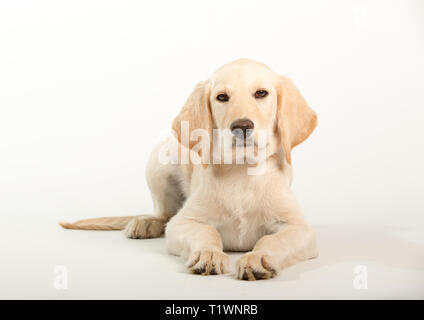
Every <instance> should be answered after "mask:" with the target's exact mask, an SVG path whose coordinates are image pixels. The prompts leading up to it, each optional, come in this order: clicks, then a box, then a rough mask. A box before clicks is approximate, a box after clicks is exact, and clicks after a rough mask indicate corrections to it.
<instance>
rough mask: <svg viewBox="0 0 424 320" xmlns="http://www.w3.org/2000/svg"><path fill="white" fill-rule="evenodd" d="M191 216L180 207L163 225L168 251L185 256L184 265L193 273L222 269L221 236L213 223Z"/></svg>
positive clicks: (224, 260)
mask: <svg viewBox="0 0 424 320" xmlns="http://www.w3.org/2000/svg"><path fill="white" fill-rule="evenodd" d="M193 213H194V212H193ZM193 216H194V214H190V210H188V209H186V208H183V209H182V210H181V211H180V212H179V213H178V214H177V215H176V216H175V217H174V218H172V219H171V220H170V221H169V223H168V225H167V226H166V242H167V249H168V251H169V253H171V254H175V255H180V256H183V257H186V258H188V259H187V263H186V266H187V267H188V269H189V270H190V271H191V272H193V273H196V274H202V275H214V274H222V273H226V272H227V270H228V263H229V259H228V256H227V255H226V254H225V253H224V252H223V250H222V249H223V246H222V240H221V236H220V235H219V233H218V231H217V230H216V229H215V228H214V227H213V226H211V225H208V224H205V223H201V222H199V221H196V219H195V218H193Z"/></svg>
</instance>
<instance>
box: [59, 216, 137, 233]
mask: <svg viewBox="0 0 424 320" xmlns="http://www.w3.org/2000/svg"><path fill="white" fill-rule="evenodd" d="M134 217H135V216H126V217H102V218H93V219H85V220H79V221H77V222H74V223H68V222H59V224H60V225H61V226H62V227H63V228H65V229H78V230H123V229H124V228H125V226H126V225H127V224H128V222H130V221H131V219H133V218H134Z"/></svg>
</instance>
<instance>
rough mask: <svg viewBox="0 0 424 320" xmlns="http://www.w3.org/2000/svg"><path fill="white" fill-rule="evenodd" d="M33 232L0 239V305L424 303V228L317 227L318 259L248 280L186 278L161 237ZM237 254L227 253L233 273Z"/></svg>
mask: <svg viewBox="0 0 424 320" xmlns="http://www.w3.org/2000/svg"><path fill="white" fill-rule="evenodd" d="M33 226H34V224H33V223H31V222H27V223H25V222H23V223H22V225H19V226H15V227H12V229H8V230H7V231H5V232H3V233H2V235H1V237H2V238H3V239H1V240H2V245H1V247H0V254H1V264H0V268H1V272H0V284H1V285H0V298H2V299H13V298H21V299H33V298H36V299H376V298H378V299H380V298H382V299H394V298H400V299H406V298H411V299H418V298H421V299H423V298H424V232H423V231H424V229H423V228H395V227H382V226H359V225H318V226H315V228H316V230H317V233H318V240H319V248H320V257H319V258H318V259H315V260H311V261H307V262H304V263H300V264H297V265H295V266H293V267H290V268H288V269H286V270H284V271H282V272H281V274H280V276H278V277H277V278H275V279H272V280H265V281H256V282H249V281H239V280H236V279H235V278H234V276H233V275H230V274H229V275H223V276H206V277H205V276H199V275H192V274H189V273H187V272H186V270H185V268H184V266H183V261H182V260H181V259H180V258H178V257H175V256H170V255H168V254H167V253H166V252H165V241H164V239H163V238H161V239H151V240H130V239H127V238H125V236H124V235H123V234H122V233H121V232H119V231H74V230H63V229H61V228H60V227H59V226H57V227H56V226H55V223H54V222H53V221H51V223H50V222H49V223H48V224H45V225H44V226H40V227H39V228H36V229H34V228H33ZM18 229H19V230H18ZM28 230H33V231H31V232H29V231H28ZM240 255H241V254H240V253H232V254H230V258H231V263H232V267H234V263H235V261H236V259H237V258H238V257H239V256H240ZM58 265H62V266H65V267H66V270H67V289H65V290H58V289H56V288H55V283H56V287H57V277H58V274H55V273H54V269H55V267H56V266H58ZM358 265H363V266H365V267H366V269H367V285H368V289H361V290H358V289H355V287H354V284H353V283H354V279H355V277H356V276H357V275H355V274H354V269H355V267H356V266H358ZM59 272H61V271H59ZM363 275H364V274H362V276H363ZM55 277H56V278H55ZM55 281H56V282H55ZM60 283H61V284H62V285H63V282H60Z"/></svg>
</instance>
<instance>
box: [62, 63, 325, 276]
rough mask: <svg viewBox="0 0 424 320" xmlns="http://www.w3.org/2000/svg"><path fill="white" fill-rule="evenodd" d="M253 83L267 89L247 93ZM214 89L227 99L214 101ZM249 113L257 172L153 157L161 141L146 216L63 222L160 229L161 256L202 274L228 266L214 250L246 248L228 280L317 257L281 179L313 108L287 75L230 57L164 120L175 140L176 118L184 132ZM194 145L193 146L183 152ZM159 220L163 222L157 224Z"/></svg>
mask: <svg viewBox="0 0 424 320" xmlns="http://www.w3.org/2000/svg"><path fill="white" fill-rule="evenodd" d="M258 89H264V90H266V91H267V92H268V93H269V95H268V96H267V97H266V98H263V99H256V98H255V97H254V93H255V91H256V90H258ZM222 92H225V93H227V94H228V95H229V96H230V100H229V101H228V102H226V103H222V102H220V101H218V100H217V99H216V96H217V95H218V94H220V93H222ZM240 118H249V119H250V120H252V121H253V122H254V123H255V131H254V138H255V139H256V138H257V136H256V129H263V130H265V131H266V132H267V133H268V135H269V137H270V142H269V143H268V144H267V145H266V155H267V156H266V158H265V159H264V160H263V162H264V164H266V166H265V168H266V170H265V172H264V173H263V174H261V175H249V174H247V169H248V165H236V164H229V165H219V164H218V165H215V164H210V165H194V164H186V165H182V164H166V165H164V164H161V163H160V162H159V161H158V153H159V152H160V148H161V147H162V146H163V145H164V144H165V143H168V142H169V141H166V142H163V143H162V144H160V145H159V146H158V147H157V148H156V149H155V150H153V152H152V155H151V157H150V160H149V162H148V165H147V171H146V172H147V183H148V185H149V188H150V190H151V195H152V199H153V204H154V214H153V215H152V216H149V215H143V216H138V217H123V218H99V219H89V220H83V221H79V222H76V223H75V224H65V223H63V224H62V226H63V227H65V228H75V229H97V230H99V229H101V230H114V229H124V227H125V234H126V235H127V236H128V237H130V238H151V237H159V236H161V235H162V234H163V233H164V232H165V235H166V245H167V249H168V251H169V252H170V253H171V254H174V255H179V256H183V257H184V258H185V259H186V261H187V263H186V265H187V267H188V268H189V269H190V270H191V271H192V272H194V273H199V274H203V275H208V274H220V273H225V272H227V271H228V261H229V260H228V256H227V255H226V254H225V252H224V251H247V253H246V254H244V255H243V256H242V257H241V258H240V259H239V260H238V262H237V266H236V267H237V269H236V270H237V272H236V277H237V278H239V279H244V280H256V279H268V278H271V277H273V276H275V275H276V274H277V273H278V271H279V270H281V269H282V268H284V267H286V266H288V265H292V264H294V263H296V262H299V261H302V260H306V259H310V258H314V257H316V256H317V255H318V251H317V247H316V243H315V233H314V230H313V229H312V227H311V226H310V225H309V224H308V222H307V221H306V220H305V219H304V217H303V214H302V211H301V209H300V207H299V204H298V202H297V200H296V199H295V197H294V195H293V193H292V191H291V190H290V184H291V180H292V170H291V149H292V148H293V147H294V146H296V145H297V144H299V143H301V142H302V141H304V140H305V139H306V138H307V137H308V136H309V135H310V133H311V132H312V131H313V130H314V128H315V126H316V122H317V118H316V114H315V112H314V111H313V110H312V109H310V108H309V106H308V105H307V103H306V101H305V100H304V98H303V97H302V95H301V94H300V92H299V91H298V90H297V88H296V87H295V86H294V85H293V83H292V82H291V80H289V79H288V78H286V77H282V76H280V75H278V74H276V73H274V72H273V71H271V70H270V69H269V68H268V67H266V66H265V65H263V64H261V63H259V62H255V61H251V60H247V59H240V60H237V61H234V62H232V63H229V64H227V65H224V66H223V67H221V68H220V69H218V70H217V71H216V72H215V73H214V74H213V75H212V77H211V78H210V79H209V80H206V81H203V82H200V83H199V84H198V85H197V86H196V88H195V89H194V91H193V93H192V94H191V95H190V97H189V98H188V100H187V102H186V104H185V106H184V107H183V108H182V110H181V112H180V114H179V115H178V116H177V117H176V119H175V121H174V123H173V129H174V131H175V133H176V138H177V139H172V138H170V139H171V140H170V141H171V143H175V144H178V147H179V148H192V147H193V145H192V144H191V143H189V144H188V145H181V144H180V143H181V142H182V141H181V136H180V135H181V129H180V123H181V121H182V120H186V121H189V123H190V129H191V130H194V129H196V128H202V129H205V130H208V131H211V130H212V129H213V128H218V129H225V128H229V127H230V124H231V123H232V122H233V121H234V120H237V119H240ZM189 152H194V151H189ZM165 226H166V228H165Z"/></svg>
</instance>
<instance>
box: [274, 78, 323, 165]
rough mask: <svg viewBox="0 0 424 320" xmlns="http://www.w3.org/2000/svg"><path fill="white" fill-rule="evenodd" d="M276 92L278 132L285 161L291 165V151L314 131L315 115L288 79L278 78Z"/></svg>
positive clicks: (315, 124)
mask: <svg viewBox="0 0 424 320" xmlns="http://www.w3.org/2000/svg"><path fill="white" fill-rule="evenodd" d="M277 92H278V111H277V117H278V120H277V123H278V132H279V135H280V139H281V146H282V148H283V150H284V156H285V158H286V161H287V162H288V163H289V164H291V150H292V149H293V148H294V147H295V146H297V145H298V144H300V143H302V142H303V141H304V140H306V138H308V137H309V135H310V134H311V133H312V131H314V129H315V127H316V126H317V115H316V113H315V111H314V110H312V109H311V108H310V107H309V105H308V104H307V103H306V101H305V99H304V98H303V96H302V94H301V93H300V92H299V90H298V89H297V88H296V87H295V85H294V84H293V82H292V81H291V80H290V79H289V78H287V77H283V76H280V77H279V83H278V85H277Z"/></svg>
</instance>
